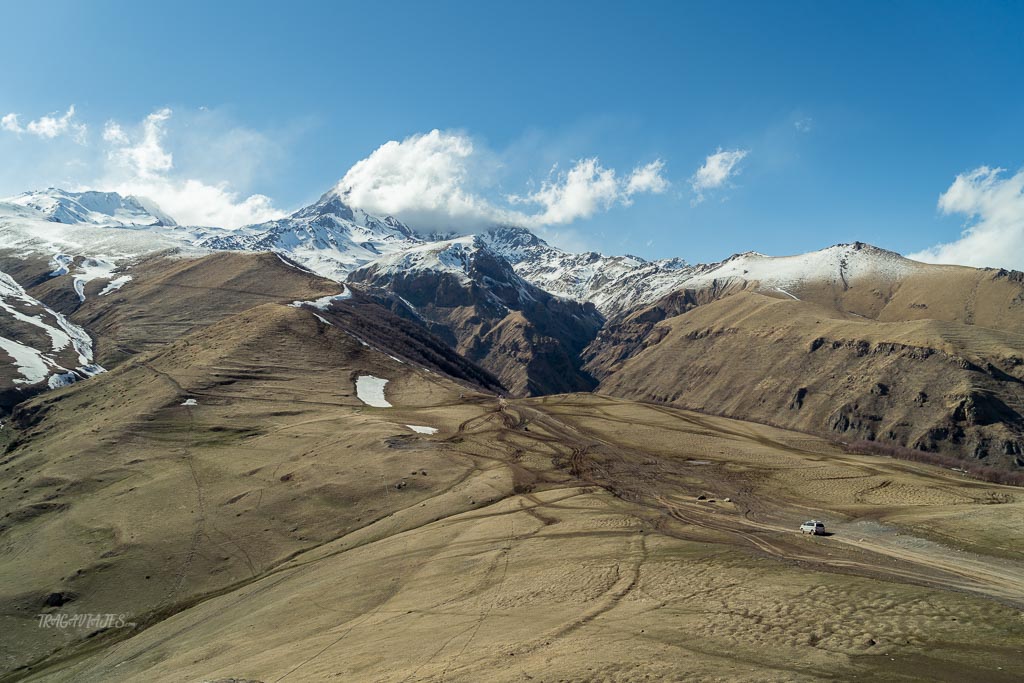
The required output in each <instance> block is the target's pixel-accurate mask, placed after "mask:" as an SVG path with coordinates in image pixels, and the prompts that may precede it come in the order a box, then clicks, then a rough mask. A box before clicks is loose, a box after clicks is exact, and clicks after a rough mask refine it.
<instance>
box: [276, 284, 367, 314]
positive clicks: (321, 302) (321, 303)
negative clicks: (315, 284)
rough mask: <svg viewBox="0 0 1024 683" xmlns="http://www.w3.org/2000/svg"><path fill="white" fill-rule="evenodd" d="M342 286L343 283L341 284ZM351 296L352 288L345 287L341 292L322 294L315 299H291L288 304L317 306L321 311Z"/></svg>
mask: <svg viewBox="0 0 1024 683" xmlns="http://www.w3.org/2000/svg"><path fill="white" fill-rule="evenodd" d="M342 286H343V287H344V285H342ZM351 298H352V290H351V289H349V288H348V287H345V289H344V291H343V292H342V293H341V294H331V295H330V296H322V297H320V298H319V299H316V300H315V301H293V302H291V303H290V304H288V305H289V306H291V307H292V308H302V307H303V306H312V307H313V308H319V309H320V310H321V311H326V310H327V309H329V308H330V307H331V304H332V303H334V302H335V301H344V300H345V299H351Z"/></svg>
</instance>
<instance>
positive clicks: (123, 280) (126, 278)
mask: <svg viewBox="0 0 1024 683" xmlns="http://www.w3.org/2000/svg"><path fill="white" fill-rule="evenodd" d="M131 281H132V276H131V275H122V276H121V277H119V278H115V279H113V280H111V281H110V282H108V283H107V286H106V287H104V288H103V291H101V292H100V293H99V296H106V295H107V294H110V293H111V292H116V291H117V290H119V289H121V288H122V287H124V286H125V285H126V284H128V283H129V282H131Z"/></svg>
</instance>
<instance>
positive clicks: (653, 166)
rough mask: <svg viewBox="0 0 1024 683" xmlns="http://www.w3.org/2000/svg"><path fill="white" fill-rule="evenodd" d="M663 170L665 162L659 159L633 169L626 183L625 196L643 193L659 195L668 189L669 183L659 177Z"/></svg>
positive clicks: (662, 177)
mask: <svg viewBox="0 0 1024 683" xmlns="http://www.w3.org/2000/svg"><path fill="white" fill-rule="evenodd" d="M664 170H665V162H664V161H662V160H661V159H657V160H655V161H652V162H651V163H649V164H647V165H645V166H641V167H639V168H636V169H634V170H633V173H632V174H631V175H630V176H629V182H628V183H626V194H627V195H634V194H641V193H644V192H650V193H652V194H661V193H662V192H664V191H665V190H667V189H668V187H669V182H668V181H667V180H665V178H664V176H662V175H661V172H662V171H664Z"/></svg>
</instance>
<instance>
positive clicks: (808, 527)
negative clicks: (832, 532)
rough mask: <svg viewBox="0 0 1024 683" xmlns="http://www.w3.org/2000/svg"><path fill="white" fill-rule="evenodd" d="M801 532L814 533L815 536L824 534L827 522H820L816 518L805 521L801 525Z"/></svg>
mask: <svg viewBox="0 0 1024 683" xmlns="http://www.w3.org/2000/svg"><path fill="white" fill-rule="evenodd" d="M800 533H802V534H812V535H814V536H824V535H825V523H824V522H819V521H818V520H816V519H812V520H810V521H809V522H804V523H803V524H801V525H800Z"/></svg>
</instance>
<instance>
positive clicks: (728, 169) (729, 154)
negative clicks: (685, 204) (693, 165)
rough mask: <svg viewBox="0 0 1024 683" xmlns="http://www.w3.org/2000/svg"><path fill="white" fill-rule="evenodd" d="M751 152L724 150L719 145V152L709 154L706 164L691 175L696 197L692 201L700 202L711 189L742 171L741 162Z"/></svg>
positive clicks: (719, 186)
mask: <svg viewBox="0 0 1024 683" xmlns="http://www.w3.org/2000/svg"><path fill="white" fill-rule="evenodd" d="M749 153H750V151H749V150H745V149H733V150H723V149H722V148H721V147H719V148H718V151H717V152H715V153H714V154H709V155H708V156H707V158H706V159H705V160H704V165H703V166H701V167H700V168H698V169H697V172H696V173H694V174H693V175H692V176H690V187H692V188H693V192H694V198H693V200H692V201H691V202H690V203H691V204H692V205H697V204H700V203H701V202H703V201H704V199H705V195H706V194H707V193H708V192H709V191H710V190H716V189H718V188H721V187H723V186H725V185H726V184H727V183H728V182H729V179H730V178H732V177H733V176H735V175H736V174H738V173H739V172H740V169H739V168H738V166H739V163H740V162H741V161H743V159H745V158H746V156H747V154H749Z"/></svg>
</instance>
